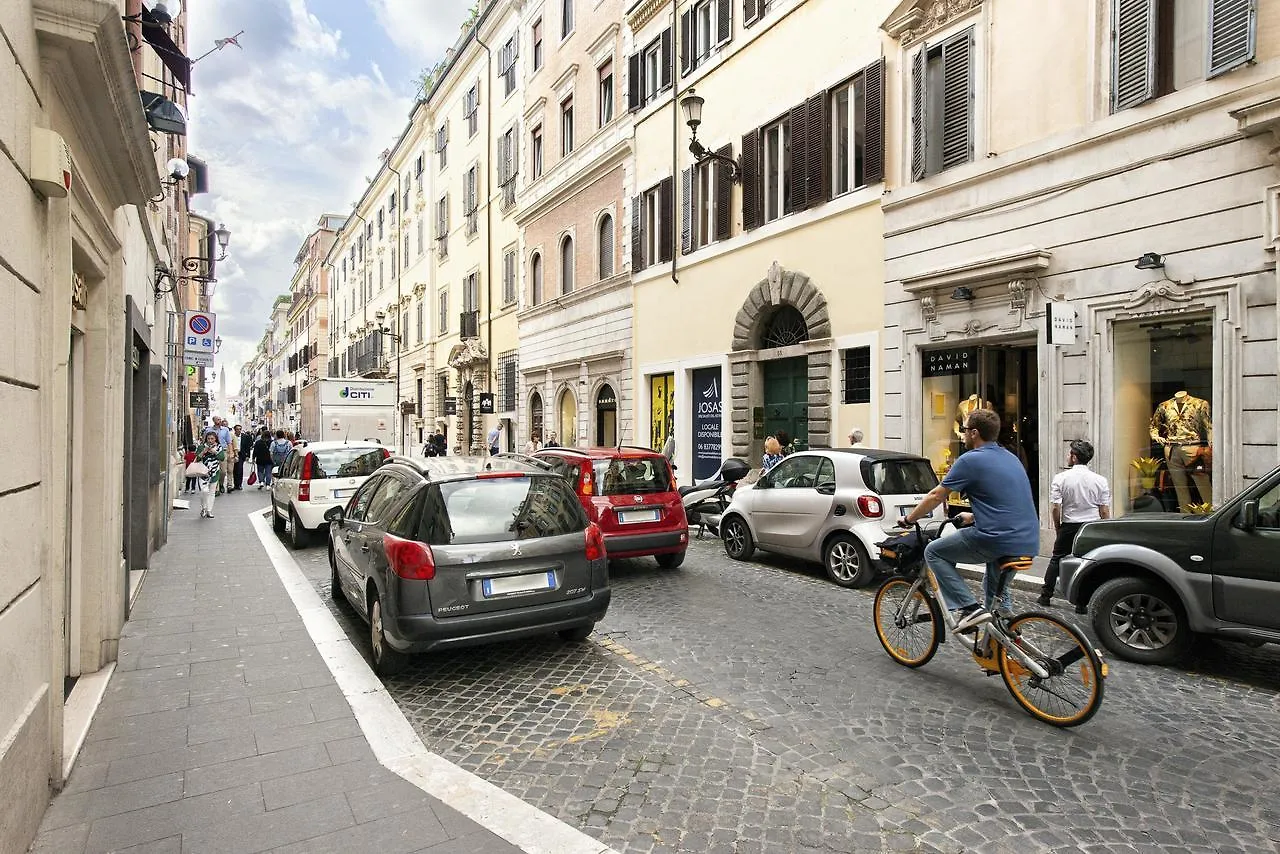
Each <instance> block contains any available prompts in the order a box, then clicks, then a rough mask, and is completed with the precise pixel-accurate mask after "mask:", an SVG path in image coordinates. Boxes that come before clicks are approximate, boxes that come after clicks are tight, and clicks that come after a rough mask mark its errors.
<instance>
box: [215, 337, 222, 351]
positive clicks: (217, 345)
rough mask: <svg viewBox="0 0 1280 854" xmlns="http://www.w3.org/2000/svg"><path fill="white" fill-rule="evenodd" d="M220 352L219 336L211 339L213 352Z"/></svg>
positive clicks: (220, 342) (220, 341) (220, 338)
mask: <svg viewBox="0 0 1280 854" xmlns="http://www.w3.org/2000/svg"><path fill="white" fill-rule="evenodd" d="M221 350H222V336H221V335H219V336H218V337H217V338H215V339H213V352H215V353H218V352H220V351H221Z"/></svg>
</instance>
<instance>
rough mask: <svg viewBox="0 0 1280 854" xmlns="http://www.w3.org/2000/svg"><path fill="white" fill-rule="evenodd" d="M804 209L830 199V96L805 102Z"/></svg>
mask: <svg viewBox="0 0 1280 854" xmlns="http://www.w3.org/2000/svg"><path fill="white" fill-rule="evenodd" d="M805 112H806V113H807V114H808V115H807V117H806V122H807V127H806V128H805V146H806V147H807V148H808V151H807V152H806V153H805V184H806V188H805V206H806V207H810V208H811V207H813V206H814V205H819V204H822V203H823V202H825V201H826V200H827V199H829V198H831V178H830V174H829V173H830V168H831V167H830V165H829V164H830V163H831V99H830V98H828V97H827V93H826V92H823V93H822V94H820V95H814V96H813V97H812V98H810V99H809V100H808V101H806V102H805Z"/></svg>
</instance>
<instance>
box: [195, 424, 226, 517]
mask: <svg viewBox="0 0 1280 854" xmlns="http://www.w3.org/2000/svg"><path fill="white" fill-rule="evenodd" d="M226 459H227V452H226V450H225V449H224V448H223V447H222V445H221V443H220V442H219V441H218V433H217V431H216V430H210V431H208V432H207V433H205V434H204V446H203V447H202V448H201V449H200V453H198V454H197V455H196V461H197V462H200V463H203V464H204V467H205V468H206V469H207V470H208V474H205V475H203V476H202V477H200V516H201V517H203V518H206V519H212V518H213V497H214V496H215V495H217V493H218V488H217V487H218V483H219V481H220V480H221V478H222V464H223V463H224V462H225V461H226Z"/></svg>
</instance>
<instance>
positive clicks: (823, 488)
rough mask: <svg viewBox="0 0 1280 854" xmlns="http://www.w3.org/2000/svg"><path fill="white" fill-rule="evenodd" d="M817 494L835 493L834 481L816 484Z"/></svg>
mask: <svg viewBox="0 0 1280 854" xmlns="http://www.w3.org/2000/svg"><path fill="white" fill-rule="evenodd" d="M818 494H819V495H835V494H836V485H835V484H834V483H820V484H818Z"/></svg>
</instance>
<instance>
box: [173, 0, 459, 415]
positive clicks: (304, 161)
mask: <svg viewBox="0 0 1280 854" xmlns="http://www.w3.org/2000/svg"><path fill="white" fill-rule="evenodd" d="M193 5H194V6H195V9H194V10H192V12H191V15H192V20H191V21H190V22H189V23H190V26H191V31H192V39H191V50H192V53H193V54H194V55H197V56H198V55H199V54H200V53H203V52H204V51H203V49H201V47H200V46H201V45H204V44H207V43H210V42H212V40H213V39H214V38H221V37H224V36H228V35H231V34H233V33H235V32H236V31H237V30H240V29H242V28H243V29H245V30H246V31H247V32H246V33H245V35H243V36H242V37H241V38H240V43H241V45H242V46H243V50H242V51H241V50H238V49H237V48H235V47H228V48H225V49H223V50H222V51H220V52H218V53H215V54H212V55H211V56H209V57H208V58H206V59H205V60H203V61H202V62H201V63H199V64H198V65H197V66H196V69H195V74H194V81H193V82H194V96H193V98H192V109H191V114H192V139H191V144H192V147H191V152H192V153H193V154H195V155H197V156H199V157H202V158H204V159H205V160H206V161H207V162H208V163H209V169H210V187H211V192H210V193H209V194H208V195H206V196H198V197H196V199H195V200H194V207H195V208H196V210H197V211H199V212H201V213H205V214H206V215H208V216H209V217H210V218H211V219H214V220H215V221H219V222H224V223H226V225H227V227H228V228H229V229H231V231H232V239H231V246H230V257H229V258H228V259H227V260H225V261H223V262H221V263H220V264H219V265H218V279H219V282H218V286H217V291H216V294H215V298H214V309H215V311H217V312H218V321H219V323H218V327H219V333H220V334H221V335H222V337H223V341H224V343H223V349H222V352H221V353H220V354H219V357H218V361H219V365H218V370H219V372H220V373H221V372H222V371H230V374H229V380H230V381H229V383H228V388H229V389H231V390H234V389H235V388H236V387H237V385H238V383H239V369H240V365H241V363H243V362H244V361H245V360H246V359H248V358H250V357H251V356H252V354H253V352H254V348H255V347H256V345H257V342H258V339H259V338H260V337H261V334H262V330H263V328H264V327H265V326H266V324H267V323H268V322H269V320H270V314H271V305H272V303H273V302H274V300H275V298H276V297H277V296H278V295H279V294H282V293H285V292H287V291H288V289H289V283H290V279H291V277H292V275H293V258H294V256H295V254H296V253H297V251H298V248H299V246H300V245H301V243H302V240H303V239H304V238H305V237H306V235H307V234H308V233H310V231H311V230H312V229H313V228H314V227H315V224H316V220H317V218H318V217H319V216H320V215H321V214H324V213H331V212H332V213H345V212H347V211H348V210H349V209H350V206H351V203H352V202H353V201H354V200H355V199H357V198H358V197H359V196H360V194H361V193H362V192H363V189H364V176H365V175H372V174H373V173H374V172H375V171H376V169H377V154H378V152H380V151H382V150H383V149H384V148H386V147H387V145H388V144H389V143H390V141H391V140H393V139H394V138H395V137H396V136H397V135H398V134H399V132H400V130H401V129H402V128H403V126H404V123H405V121H406V119H407V116H408V111H409V107H410V100H409V98H408V96H407V93H404V92H396V91H395V90H394V89H393V88H392V87H391V86H390V85H388V83H387V81H386V80H385V79H384V78H383V76H382V74H381V71H380V69H379V68H378V67H377V66H376V65H372V64H371V63H368V64H364V65H365V68H367V70H355V71H353V70H350V69H352V68H353V67H357V66H358V65H360V64H359V63H355V62H353V61H352V58H351V56H350V55H349V53H348V46H347V44H346V43H345V42H344V38H343V34H342V33H341V32H340V31H338V30H336V29H334V28H332V27H329V26H327V25H326V24H325V23H324V22H323V21H322V20H320V19H319V18H318V17H317V16H316V15H315V14H313V13H312V12H311V11H310V8H309V7H308V5H307V0H226V2H222V3H218V4H203V3H202V4H193ZM413 5H416V3H415V4H413ZM423 5H427V4H423ZM430 5H433V6H435V5H436V4H435V3H434V0H433V3H432V4H430ZM439 5H440V6H451V5H454V4H453V3H452V2H450V3H441V4H439ZM459 5H460V4H459ZM456 28H457V23H456V21H455V23H454V24H453V26H452V29H453V30H454V31H455V32H456ZM402 88H407V87H402Z"/></svg>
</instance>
